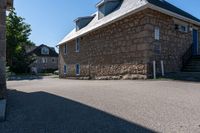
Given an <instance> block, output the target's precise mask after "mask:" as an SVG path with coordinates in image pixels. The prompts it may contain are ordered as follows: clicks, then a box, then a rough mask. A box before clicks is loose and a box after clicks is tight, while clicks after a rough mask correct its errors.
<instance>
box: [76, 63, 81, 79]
mask: <svg viewBox="0 0 200 133" xmlns="http://www.w3.org/2000/svg"><path fill="white" fill-rule="evenodd" d="M80 71H81V70H80V64H76V75H77V76H79V75H80Z"/></svg>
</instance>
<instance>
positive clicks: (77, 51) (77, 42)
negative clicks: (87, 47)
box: [76, 38, 80, 53]
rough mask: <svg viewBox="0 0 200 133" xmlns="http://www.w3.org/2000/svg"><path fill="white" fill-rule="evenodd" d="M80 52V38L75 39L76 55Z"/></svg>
mask: <svg viewBox="0 0 200 133" xmlns="http://www.w3.org/2000/svg"><path fill="white" fill-rule="evenodd" d="M79 52H80V38H76V53H79Z"/></svg>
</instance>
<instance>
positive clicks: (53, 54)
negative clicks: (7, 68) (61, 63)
mask: <svg viewBox="0 0 200 133" xmlns="http://www.w3.org/2000/svg"><path fill="white" fill-rule="evenodd" d="M43 47H47V48H49V54H48V55H43V54H42V53H41V49H42V48H43ZM32 54H35V55H36V56H43V57H44V56H46V57H58V53H57V52H56V51H55V49H54V48H51V47H48V46H47V45H44V44H42V45H40V46H38V47H37V48H35V49H34V50H32V51H31V52H29V53H28V55H32Z"/></svg>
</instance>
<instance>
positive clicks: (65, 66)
mask: <svg viewBox="0 0 200 133" xmlns="http://www.w3.org/2000/svg"><path fill="white" fill-rule="evenodd" d="M63 73H64V75H67V65H66V64H65V65H64V66H63Z"/></svg>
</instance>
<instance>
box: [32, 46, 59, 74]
mask: <svg viewBox="0 0 200 133" xmlns="http://www.w3.org/2000/svg"><path fill="white" fill-rule="evenodd" d="M28 54H29V55H33V56H34V57H35V58H36V60H35V61H34V62H33V63H32V64H31V65H30V68H31V70H32V71H33V72H35V73H37V72H44V71H54V70H58V53H57V52H56V51H55V49H54V48H52V47H48V46H47V45H44V44H42V45H40V46H38V47H35V48H34V49H33V50H30V52H29V53H28Z"/></svg>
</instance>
